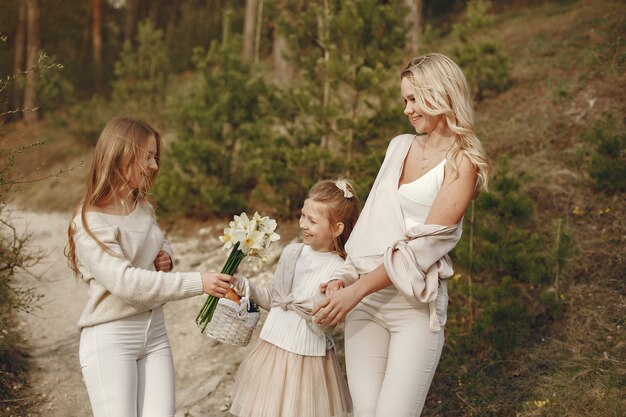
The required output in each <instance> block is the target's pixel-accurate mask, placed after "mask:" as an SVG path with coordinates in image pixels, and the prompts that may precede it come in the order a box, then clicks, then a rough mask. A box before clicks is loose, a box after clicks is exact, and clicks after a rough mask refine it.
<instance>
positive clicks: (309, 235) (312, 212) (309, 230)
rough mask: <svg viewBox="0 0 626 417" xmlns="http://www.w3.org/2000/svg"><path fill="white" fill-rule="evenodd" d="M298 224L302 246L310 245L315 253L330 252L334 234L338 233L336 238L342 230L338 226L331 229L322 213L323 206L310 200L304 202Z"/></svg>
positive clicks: (326, 217)
mask: <svg viewBox="0 0 626 417" xmlns="http://www.w3.org/2000/svg"><path fill="white" fill-rule="evenodd" d="M299 224H300V229H301V230H302V240H303V241H304V244H305V245H310V246H311V248H312V249H313V250H315V251H317V252H328V251H331V250H332V249H333V242H334V238H335V233H337V232H339V233H338V234H337V236H338V235H339V234H341V230H343V227H341V226H339V225H335V227H334V228H333V227H332V225H331V224H330V221H329V220H328V216H326V214H325V212H324V206H323V204H322V203H319V202H317V201H315V200H312V199H310V198H307V199H306V200H304V205H303V206H302V212H301V214H300V222H299ZM339 228H341V230H339ZM333 229H334V230H333Z"/></svg>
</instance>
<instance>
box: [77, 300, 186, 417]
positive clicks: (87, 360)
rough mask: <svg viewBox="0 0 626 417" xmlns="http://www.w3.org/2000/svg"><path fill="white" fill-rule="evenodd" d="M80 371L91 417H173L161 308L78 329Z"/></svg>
mask: <svg viewBox="0 0 626 417" xmlns="http://www.w3.org/2000/svg"><path fill="white" fill-rule="evenodd" d="M80 365H81V369H82V372H83V378H84V380H85V385H87V391H88V392H89V401H90V402H91V408H92V411H93V415H94V417H173V416H174V363H173V360H172V351H171V349H170V344H169V340H168V338H167V333H166V330H165V320H164V317H163V307H158V308H156V309H154V310H151V311H147V312H145V313H141V314H137V315H135V316H132V317H127V318H124V319H120V320H115V321H111V322H108V323H103V324H99V325H96V326H92V327H85V328H83V329H82V331H81V335H80Z"/></svg>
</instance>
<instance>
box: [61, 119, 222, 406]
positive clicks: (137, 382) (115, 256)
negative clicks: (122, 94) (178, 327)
mask: <svg viewBox="0 0 626 417" xmlns="http://www.w3.org/2000/svg"><path fill="white" fill-rule="evenodd" d="M160 151H161V138H160V136H159V134H158V133H157V132H156V131H155V130H154V129H152V128H151V127H150V126H148V125H147V124H146V123H144V122H141V121H139V120H132V119H125V118H120V119H115V120H112V121H110V122H109V123H107V125H106V126H105V128H104V130H103V131H102V133H101V134H100V137H99V139H98V142H97V144H96V148H95V153H94V158H93V162H92V165H91V169H90V172H89V178H88V181H87V189H86V191H85V193H84V194H83V197H82V199H81V201H80V204H79V205H78V207H77V208H76V210H75V212H74V219H73V220H72V222H71V223H70V226H69V229H68V237H69V243H68V246H67V250H66V256H67V257H68V260H69V264H70V267H71V269H72V270H73V271H74V273H75V274H76V276H80V277H81V278H82V280H83V281H84V282H85V283H86V284H87V285H88V286H89V289H88V299H87V305H86V306H85V309H84V310H83V312H82V315H81V317H80V320H79V322H78V328H79V330H80V333H81V334H80V365H81V369H82V372H83V377H84V380H85V384H86V385H87V390H88V392H89V400H90V402H91V407H92V410H93V414H94V416H95V417H117V416H127V417H141V416H151V417H152V416H163V417H165V416H173V415H174V367H173V362H172V352H171V350H170V346H169V341H168V338H167V333H166V330H165V323H164V319H163V306H162V305H163V303H165V302H167V301H171V300H179V299H182V298H187V297H191V296H194V295H200V294H202V293H203V292H204V293H207V294H211V295H214V296H216V297H223V296H224V294H225V293H226V291H227V290H228V288H229V286H230V282H231V280H232V277H230V276H228V275H224V274H218V273H215V272H210V273H199V272H186V273H185V272H176V273H167V271H169V270H171V268H172V250H171V249H170V247H169V245H168V244H167V242H166V241H165V238H164V236H163V232H161V230H160V229H159V227H158V225H157V224H156V221H155V218H154V213H153V209H152V205H151V204H150V203H149V202H148V198H147V196H148V192H149V190H150V187H151V186H152V184H153V183H154V180H155V178H156V175H157V172H158V170H159V165H158V163H159V160H160V155H161V152H160Z"/></svg>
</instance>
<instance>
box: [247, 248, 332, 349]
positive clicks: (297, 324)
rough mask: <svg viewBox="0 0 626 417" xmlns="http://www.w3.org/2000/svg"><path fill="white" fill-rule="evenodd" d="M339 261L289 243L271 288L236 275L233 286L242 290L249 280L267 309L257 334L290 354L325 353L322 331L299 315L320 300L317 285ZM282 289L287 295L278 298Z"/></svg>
mask: <svg viewBox="0 0 626 417" xmlns="http://www.w3.org/2000/svg"><path fill="white" fill-rule="evenodd" d="M342 263H343V259H341V257H340V256H339V255H338V254H337V253H336V252H317V251H315V250H313V249H312V248H311V247H310V246H308V245H302V244H291V245H288V246H287V247H286V248H285V249H284V250H283V253H282V255H281V257H280V260H279V261H278V266H277V267H276V271H275V273H274V282H273V283H272V288H267V287H262V286H260V285H258V284H256V283H255V282H254V280H253V279H252V280H248V279H247V278H245V277H243V276H240V275H238V276H237V278H236V279H237V283H236V284H235V286H236V289H237V290H238V291H242V289H243V285H244V282H243V281H245V280H248V283H249V284H250V292H251V298H252V299H253V300H254V301H255V302H257V303H258V304H259V305H260V306H261V307H263V308H264V309H266V310H269V314H268V316H267V318H266V319H265V324H264V325H263V328H262V329H261V334H260V335H259V337H260V338H261V339H263V340H265V341H267V342H270V343H272V344H274V345H276V346H278V347H280V348H282V349H284V350H287V351H289V352H291V353H296V354H298V355H305V356H325V355H326V349H327V347H328V346H327V336H326V335H325V333H324V330H323V329H322V328H320V327H318V326H317V325H315V324H314V323H312V321H311V320H310V319H305V318H304V317H303V316H302V314H304V315H306V314H308V313H309V312H310V311H311V310H312V309H313V307H315V305H317V303H318V302H319V301H321V299H322V298H323V294H322V293H321V292H320V284H321V283H322V282H326V281H328V279H329V277H330V276H332V274H333V272H334V271H335V269H336V268H337V267H339V266H340V265H341V264H342ZM285 286H286V288H283V287H285ZM283 289H284V290H285V292H286V294H282V297H281V292H282V290H283ZM285 296H286V297H285ZM283 303H287V304H290V303H293V304H295V305H297V306H298V308H300V309H302V310H303V311H304V312H302V313H301V314H299V313H298V312H296V311H295V309H292V308H289V307H287V306H284V307H283V306H282V305H281V304H283ZM276 304H278V305H276Z"/></svg>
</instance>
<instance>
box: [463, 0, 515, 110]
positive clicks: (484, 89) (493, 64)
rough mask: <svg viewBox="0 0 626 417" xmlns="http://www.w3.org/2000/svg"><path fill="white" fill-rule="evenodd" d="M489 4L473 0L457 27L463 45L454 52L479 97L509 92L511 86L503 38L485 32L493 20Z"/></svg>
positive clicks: (481, 0) (484, 0)
mask: <svg viewBox="0 0 626 417" xmlns="http://www.w3.org/2000/svg"><path fill="white" fill-rule="evenodd" d="M489 7H490V2H488V1H486V0H471V1H470V2H468V4H467V9H466V11H465V18H464V20H463V21H462V22H460V23H458V24H456V25H455V26H454V33H455V35H456V36H457V37H458V39H459V41H460V45H459V46H457V47H455V48H454V49H453V53H452V54H453V56H454V57H455V58H456V60H457V63H458V64H459V66H460V67H461V68H463V71H464V72H465V74H466V75H467V78H468V82H469V84H470V87H471V89H472V91H473V93H474V96H475V97H476V98H477V99H478V100H482V99H483V98H484V97H485V96H486V95H487V94H489V93H500V92H502V91H505V90H506V89H507V88H508V87H509V85H510V76H509V74H510V72H511V69H510V65H509V61H508V57H507V56H506V54H505V52H504V50H503V48H502V45H501V43H500V41H499V40H498V39H495V38H490V37H488V35H486V34H485V33H486V32H485V29H486V27H487V26H488V25H489V24H490V23H491V22H492V21H493V16H492V15H491V14H489Z"/></svg>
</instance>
